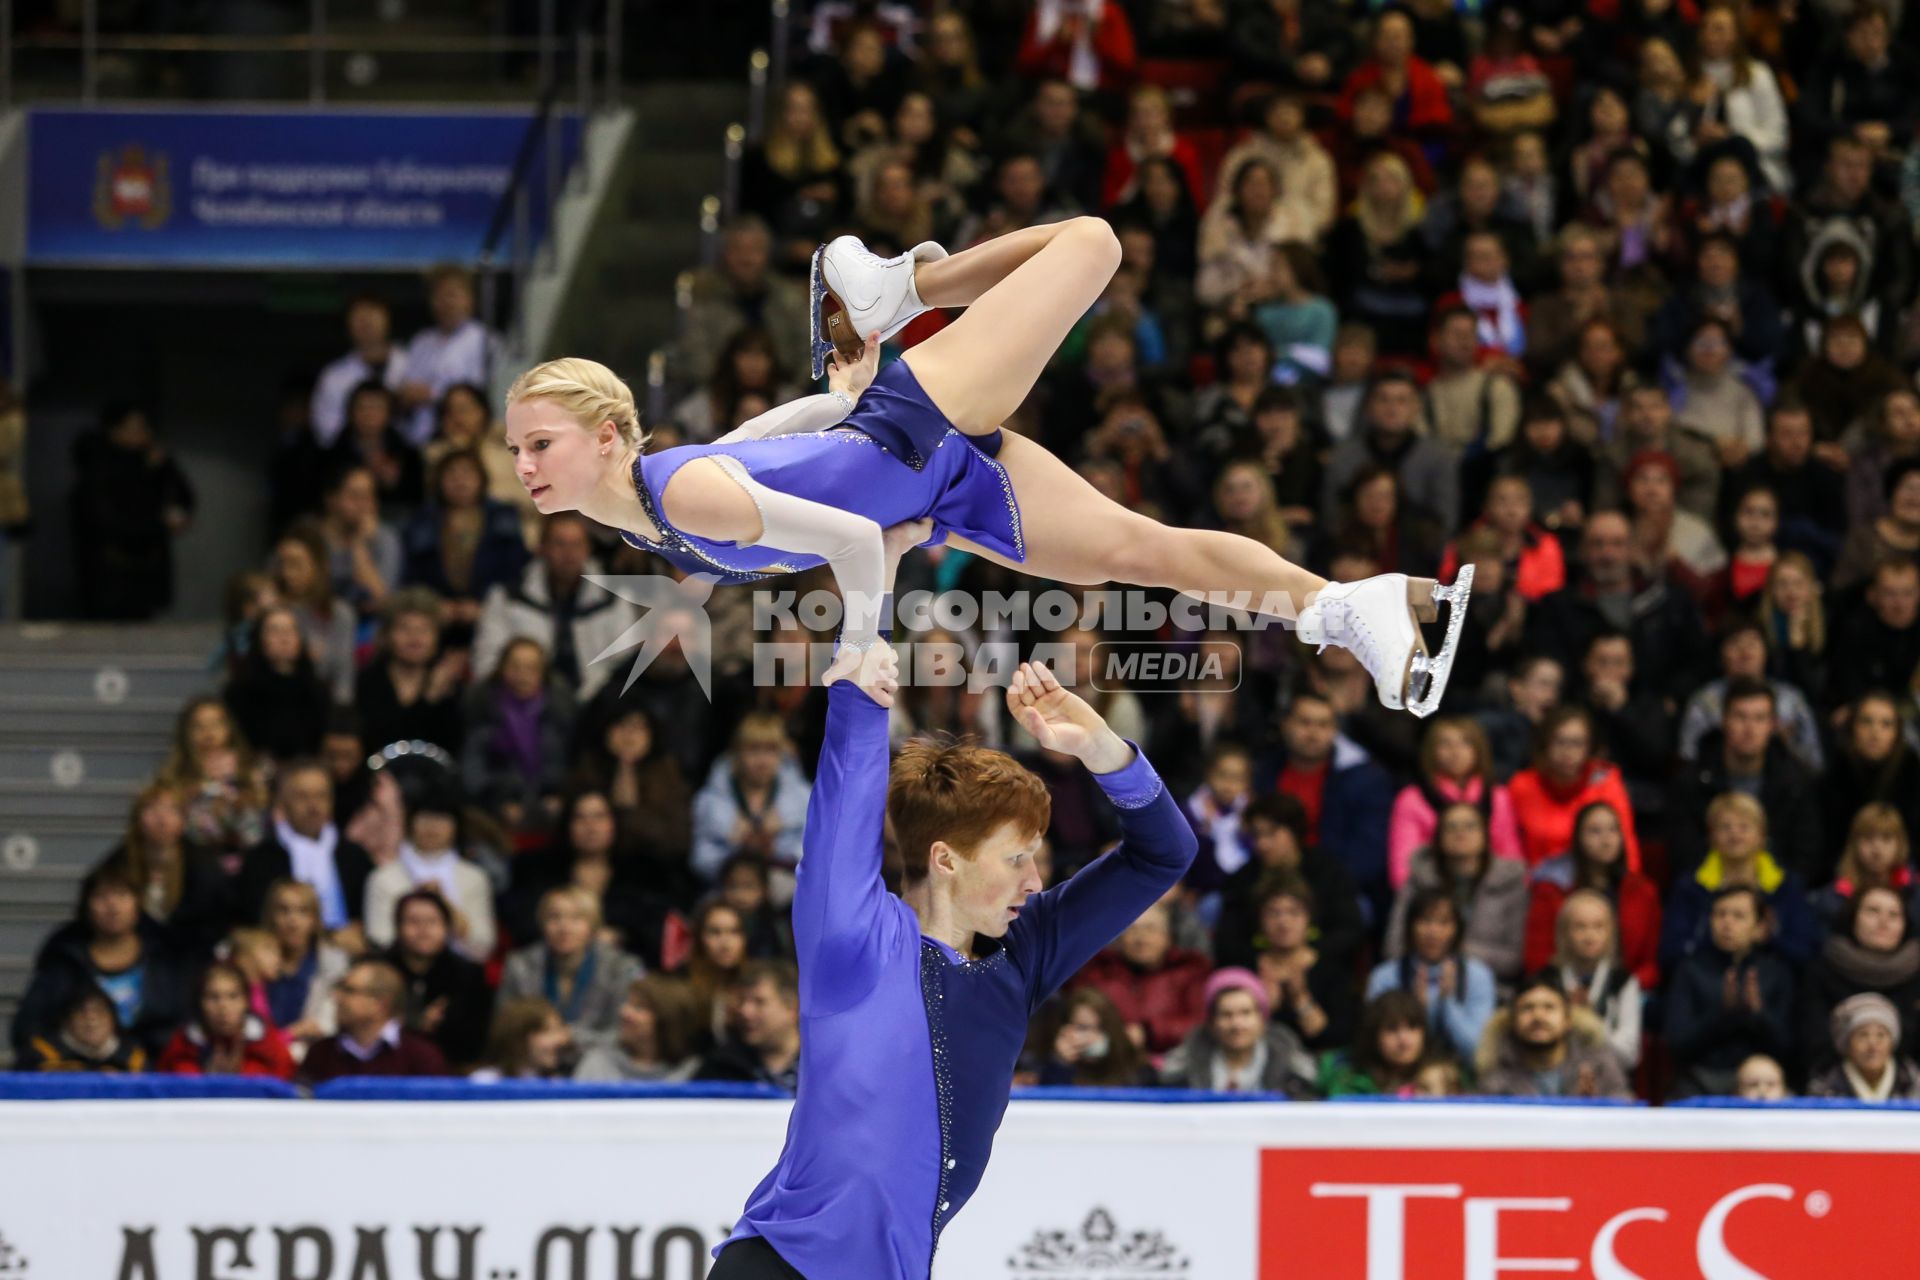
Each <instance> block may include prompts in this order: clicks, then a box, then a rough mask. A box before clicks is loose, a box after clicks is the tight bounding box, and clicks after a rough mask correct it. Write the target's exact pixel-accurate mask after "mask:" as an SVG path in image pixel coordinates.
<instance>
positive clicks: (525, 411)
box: [506, 398, 628, 515]
mask: <svg viewBox="0 0 1920 1280" xmlns="http://www.w3.org/2000/svg"><path fill="white" fill-rule="evenodd" d="M506 427H507V435H506V439H507V452H508V453H509V454H511V455H512V456H513V472H514V475H515V476H516V477H518V478H519V481H520V483H521V484H522V485H524V486H525V487H526V490H527V493H528V495H529V496H530V497H531V498H532V499H533V506H534V509H535V510H536V511H538V512H540V513H541V514H542V515H552V514H554V513H555V512H557V511H573V510H576V509H578V508H579V506H580V504H581V503H582V502H586V501H588V500H589V499H590V497H591V495H592V494H593V493H594V492H595V491H596V490H597V489H598V487H599V486H600V484H601V483H602V482H603V481H604V480H605V479H606V471H607V468H608V466H609V465H623V463H622V459H623V456H624V450H625V449H626V448H627V447H628V446H627V444H626V441H625V440H624V439H623V438H622V437H621V436H620V435H619V434H618V432H617V431H616V430H615V427H614V424H613V423H612V421H611V420H609V421H605V422H596V423H593V424H591V426H583V425H582V424H581V423H580V422H579V420H578V419H576V418H574V417H573V416H572V415H570V414H569V413H568V412H567V411H566V410H565V409H564V408H562V407H561V406H560V405H558V404H556V403H554V402H553V401H552V400H548V399H544V398H540V399H531V400H516V401H514V402H513V403H512V404H510V405H508V406H507V423H506Z"/></svg>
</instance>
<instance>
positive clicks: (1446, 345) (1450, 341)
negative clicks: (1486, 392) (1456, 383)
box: [1433, 315, 1480, 369]
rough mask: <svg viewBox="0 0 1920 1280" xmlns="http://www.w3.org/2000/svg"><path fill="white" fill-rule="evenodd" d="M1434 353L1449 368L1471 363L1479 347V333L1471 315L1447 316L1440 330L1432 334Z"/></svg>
mask: <svg viewBox="0 0 1920 1280" xmlns="http://www.w3.org/2000/svg"><path fill="white" fill-rule="evenodd" d="M1433 348H1434V354H1436V355H1438V356H1439V357H1440V363H1442V364H1444V365H1447V366H1448V367H1450V368H1456V369H1458V368H1465V367H1467V366H1469V365H1471V364H1472V363H1473V358H1474V356H1475V355H1476V354H1477V353H1478V351H1479V349H1480V335H1479V333H1478V332H1477V331H1476V327H1475V325H1474V323H1473V317H1472V316H1461V315H1455V316H1448V317H1447V321H1446V323H1445V324H1443V325H1441V326H1440V332H1439V333H1437V334H1435V335H1434V340H1433Z"/></svg>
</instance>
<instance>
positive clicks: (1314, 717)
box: [1281, 698, 1338, 765]
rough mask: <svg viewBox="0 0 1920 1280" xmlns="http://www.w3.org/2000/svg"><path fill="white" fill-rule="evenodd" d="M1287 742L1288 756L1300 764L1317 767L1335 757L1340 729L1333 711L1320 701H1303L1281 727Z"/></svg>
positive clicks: (1298, 703)
mask: <svg viewBox="0 0 1920 1280" xmlns="http://www.w3.org/2000/svg"><path fill="white" fill-rule="evenodd" d="M1281 732H1282V734H1283V735H1284V736H1285V738H1286V741H1287V754H1288V756H1290V757H1292V759H1293V760H1294V761H1295V762H1296V763H1299V764H1308V765H1312V764H1318V763H1319V762H1320V761H1322V760H1325V759H1326V758H1327V757H1328V756H1330V755H1332V754H1333V741H1334V738H1335V736H1336V735H1337V733H1338V726H1337V725H1336V723H1335V721H1334V718H1333V708H1332V707H1329V706H1328V705H1327V704H1326V703H1324V702H1322V701H1320V700H1319V699H1318V698H1301V699H1299V700H1298V701H1296V702H1295V703H1294V705H1293V708H1292V710H1290V711H1288V712H1287V718H1286V720H1285V721H1284V722H1283V723H1282V725H1281Z"/></svg>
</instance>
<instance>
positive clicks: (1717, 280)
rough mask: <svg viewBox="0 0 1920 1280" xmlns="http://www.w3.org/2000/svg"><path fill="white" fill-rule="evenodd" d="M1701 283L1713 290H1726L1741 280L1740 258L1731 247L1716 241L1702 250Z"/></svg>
mask: <svg viewBox="0 0 1920 1280" xmlns="http://www.w3.org/2000/svg"><path fill="white" fill-rule="evenodd" d="M1699 267H1700V283H1701V284H1704V285H1706V286H1707V287H1708V288H1711V289H1726V288H1730V287H1731V286H1732V285H1733V282H1734V281H1735V280H1737V279H1739V278H1740V257H1739V255H1738V254H1736V253H1734V251H1733V249H1732V247H1731V246H1729V245H1727V244H1725V243H1724V242H1722V241H1719V240H1716V241H1714V242H1712V243H1711V244H1707V245H1704V246H1702V247H1701V249H1700V258H1699Z"/></svg>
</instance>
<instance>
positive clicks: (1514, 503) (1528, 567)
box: [1440, 475, 1567, 604]
mask: <svg viewBox="0 0 1920 1280" xmlns="http://www.w3.org/2000/svg"><path fill="white" fill-rule="evenodd" d="M1476 529H1485V530H1487V531H1488V532H1490V533H1492V534H1493V535H1494V536H1495V537H1497V538H1499V539H1500V555H1501V558H1502V559H1503V560H1505V561H1506V564H1507V581H1509V582H1511V583H1512V584H1513V589H1514V590H1515V591H1516V592H1518V593H1519V595H1520V598H1521V599H1522V600H1525V601H1526V602H1527V603H1528V604H1532V603H1533V602H1534V601H1535V600H1539V599H1542V598H1544V597H1546V596H1549V595H1552V594H1553V593H1554V592H1556V591H1558V590H1560V588H1562V587H1564V586H1566V585H1567V559H1566V555H1565V553H1564V552H1563V551H1562V550H1561V547H1560V539H1558V538H1556V537H1554V536H1553V534H1552V533H1550V532H1548V531H1547V530H1546V529H1545V528H1543V527H1542V526H1540V525H1539V524H1536V523H1535V522H1534V519H1533V485H1532V484H1530V483H1529V482H1528V480H1527V478H1526V477H1525V476H1524V475H1504V476H1498V477H1496V478H1495V479H1494V481H1493V482H1492V483H1491V484H1489V485H1488V486H1487V501H1486V505H1485V506H1484V507H1483V508H1481V515H1480V518H1479V519H1477V520H1475V521H1474V522H1473V523H1472V524H1470V525H1468V526H1467V527H1466V529H1465V530H1463V531H1462V535H1461V536H1462V537H1464V536H1465V535H1466V534H1467V533H1470V532H1472V531H1474V530H1476ZM1459 568H1460V538H1455V539H1454V540H1453V541H1452V542H1449V543H1448V544H1447V550H1446V554H1445V555H1443V556H1442V557H1441V558H1440V580H1441V581H1442V582H1450V581H1452V580H1453V575H1454V573H1455V572H1457V571H1458V570H1459Z"/></svg>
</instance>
